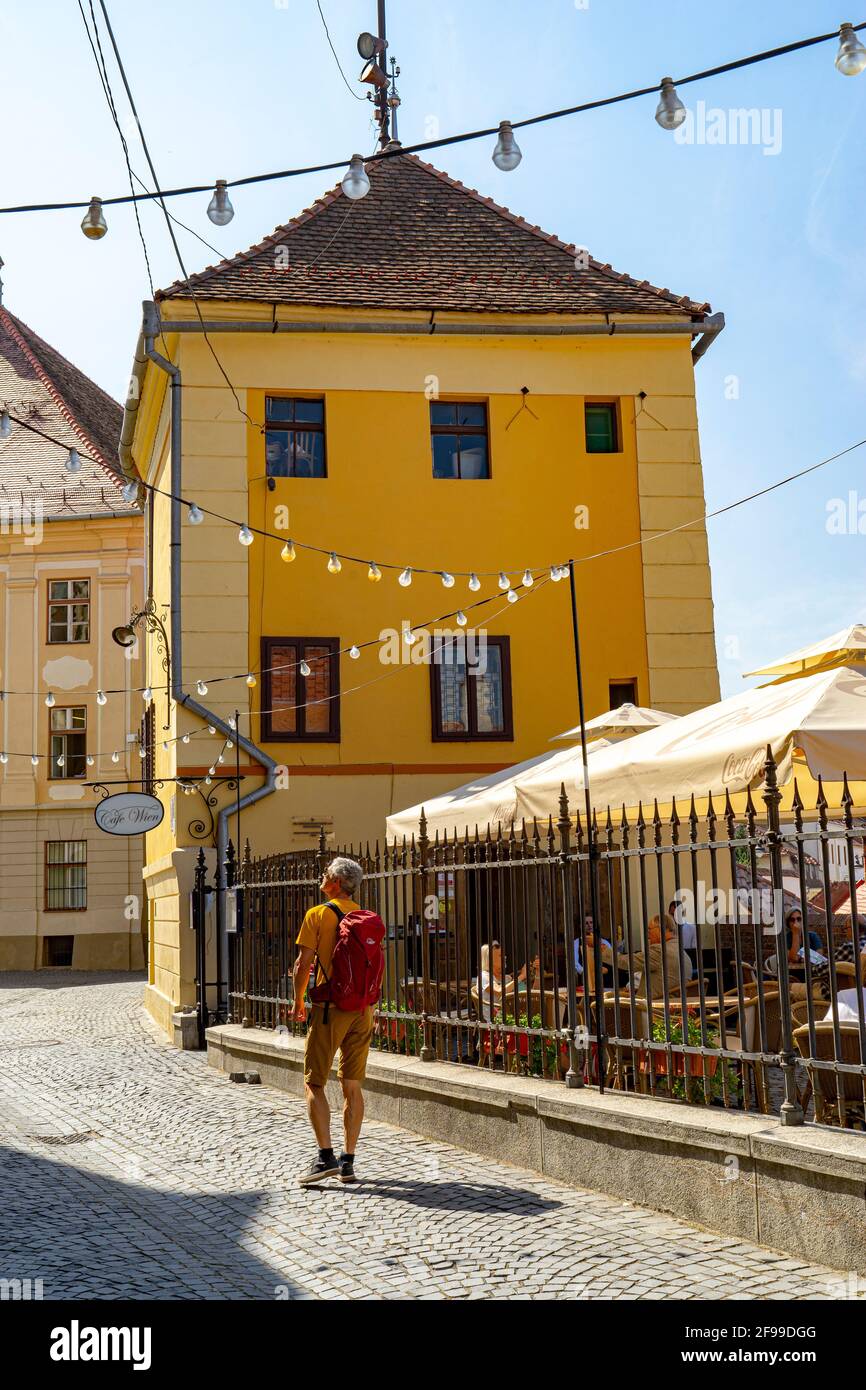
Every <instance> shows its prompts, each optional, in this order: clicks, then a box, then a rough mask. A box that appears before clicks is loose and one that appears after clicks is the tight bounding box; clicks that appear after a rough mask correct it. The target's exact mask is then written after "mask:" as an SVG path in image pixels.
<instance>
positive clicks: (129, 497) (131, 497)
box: [120, 479, 138, 502]
mask: <svg viewBox="0 0 866 1390" xmlns="http://www.w3.org/2000/svg"><path fill="white" fill-rule="evenodd" d="M120 495H121V497H122V498H123V500H124V502H135V501H137V500H138V482H137V481H136V480H135V479H133V480H132V481H131V482H128V483H127V484H126V485H125V486H124V487H123V488H122V489H121V493H120Z"/></svg>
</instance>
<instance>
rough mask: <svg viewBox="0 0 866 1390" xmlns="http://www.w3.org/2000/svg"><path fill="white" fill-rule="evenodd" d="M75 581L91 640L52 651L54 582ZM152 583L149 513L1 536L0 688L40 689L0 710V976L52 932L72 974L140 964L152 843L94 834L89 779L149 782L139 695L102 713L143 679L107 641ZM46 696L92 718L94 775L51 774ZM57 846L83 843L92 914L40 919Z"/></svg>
mask: <svg viewBox="0 0 866 1390" xmlns="http://www.w3.org/2000/svg"><path fill="white" fill-rule="evenodd" d="M75 578H89V580H90V592H91V600H90V602H91V609H90V618H91V625H90V641H89V642H87V643H70V644H65V643H63V644H55V643H52V644H49V643H48V641H47V630H48V617H47V605H48V582H49V580H50V579H75ZM143 582H144V556H143V544H142V520H141V517H132V518H128V519H127V518H124V517H120V518H118V517H108V518H103V519H75V520H69V521H59V522H57V521H50V522H48V521H46V522H43V524H42V533H41V536H39V537H38V539H36V541H35V543H29V541H28V538H27V537H25V536H23V535H20V534H15V533H14V532H13V531H11V530H6V529H4V530H3V532H2V533H0V614H2V648H0V661H2V677H0V687H2V688H3V689H4V690H7V691H18V692H25V691H32V692H35V691H38V692H39V693H38V694H24V693H18V694H8V695H6V697H5V698H4V700H3V702H2V705H0V745H2V749H3V750H5V751H6V752H7V753H8V754H9V760H8V762H7V763H6V764H5V765H3V766H0V969H10V968H14V969H31V968H34V967H37V968H38V967H39V966H40V965H41V964H42V961H43V945H42V943H43V940H44V938H45V937H46V936H74V938H75V944H74V951H73V961H72V964H73V967H77V968H81V969H130V968H136V969H137V968H140V967H141V965H142V962H143V953H142V933H141V916H140V902H141V898H142V884H141V866H142V859H143V844H142V841H141V839H139V838H137V837H136V838H135V839H130V840H126V839H121V838H119V837H116V836H111V835H107V834H105V833H104V832H103V831H101V830H99V829H98V828H97V826H96V823H95V821H94V819H93V808H94V806H95V804H96V801H97V793H95V792H94V791H93V790H91V789H89V788H87V787H85V786H84V785H83V781H84V780H86V781H88V782H92V781H98V780H99V779H100V778H101V779H104V780H106V781H117V780H119V779H122V778H124V777H126V776H129V777H133V778H137V777H140V776H141V772H140V760H139V757H138V751H137V745H130V744H129V743H128V742H127V734H128V733H135V734H136V735H137V732H138V726H139V721H140V719H141V716H142V713H143V709H144V706H143V704H142V701H141V696H140V695H138V694H125V695H112V696H111V697H110V698H109V701H108V704H107V705H104V706H99V705H97V703H96V690H97V689H99V688H106V689H111V688H116V689H127V688H128V687H129V686H140V685H142V684H143V682H142V680H141V679H140V669H141V667H140V661H139V660H138V659H133V660H131V661H130V660H127V658H126V657H125V655H124V653H123V651H122V650H121V648H120V647H118V646H117V645H116V644H115V643H114V642H112V640H111V629H112V628H113V627H117V626H118V625H119V624H121V623H125V622H126V621H128V619H129V616H130V614H131V613H132V612H133V610H134V609H136V608H139V607H140V606H141V601H142V595H143ZM49 689H50V690H51V691H52V693H53V694H54V697H55V700H56V705H57V707H60V706H63V705H77V706H82V705H83V706H84V707H85V708H86V710H87V751H88V752H89V753H92V754H98V753H101V756H98V757H97V758H96V762H95V764H94V766H93V767H91V768H88V769H87V771H86V777H85V779H82V780H78V779H72V778H70V779H65V780H52V779H51V778H50V777H49V776H48V771H49V766H48V757H47V755H48V748H49V710H48V709H47V708H46V707H45V703H44V699H45V692H46V691H47V690H49ZM27 750H31V751H33V752H35V753H37V754H39V755H40V762H39V764H38V766H37V767H36V768H34V767H33V766H31V763H30V759H29V756H25V757H18V756H13V755H14V754H19V753H21V752H22V751H23V752H26V751H27ZM114 750H117V751H118V752H119V753H120V758H121V760H120V762H119V763H117V764H114V763H112V761H111V753H112V752H113V751H114ZM115 790H121V788H115ZM48 840H86V841H87V908H86V910H85V911H77V912H63V911H46V910H45V842H46V841H48ZM136 904H138V907H136Z"/></svg>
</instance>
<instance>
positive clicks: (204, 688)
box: [195, 681, 207, 695]
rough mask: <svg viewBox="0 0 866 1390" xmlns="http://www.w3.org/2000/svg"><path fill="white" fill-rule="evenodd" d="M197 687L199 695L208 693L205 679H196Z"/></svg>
mask: <svg viewBox="0 0 866 1390" xmlns="http://www.w3.org/2000/svg"><path fill="white" fill-rule="evenodd" d="M195 688H196V693H197V694H198V695H206V694H207V686H206V685H205V683H204V681H196V683H195Z"/></svg>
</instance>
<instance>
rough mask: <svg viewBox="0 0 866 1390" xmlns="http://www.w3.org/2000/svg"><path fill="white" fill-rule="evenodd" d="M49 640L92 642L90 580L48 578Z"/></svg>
mask: <svg viewBox="0 0 866 1390" xmlns="http://www.w3.org/2000/svg"><path fill="white" fill-rule="evenodd" d="M48 641H49V642H89V641H90V580H89V579H49V581H48Z"/></svg>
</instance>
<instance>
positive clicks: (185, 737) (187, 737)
mask: <svg viewBox="0 0 866 1390" xmlns="http://www.w3.org/2000/svg"><path fill="white" fill-rule="evenodd" d="M181 743H189V734H184V735H183V738H182V739H181Z"/></svg>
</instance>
